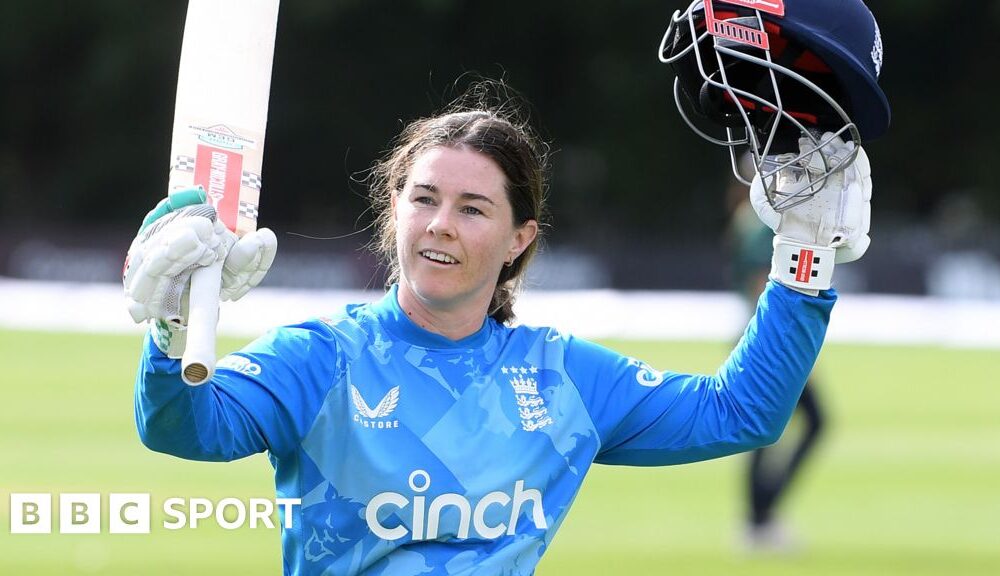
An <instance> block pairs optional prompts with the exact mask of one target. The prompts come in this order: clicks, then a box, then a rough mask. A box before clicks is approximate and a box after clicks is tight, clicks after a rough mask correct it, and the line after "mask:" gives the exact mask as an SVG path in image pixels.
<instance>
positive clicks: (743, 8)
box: [659, 0, 890, 182]
mask: <svg viewBox="0 0 1000 576" xmlns="http://www.w3.org/2000/svg"><path fill="white" fill-rule="evenodd" d="M659 58H660V60H661V61H662V62H664V63H667V64H669V65H670V66H671V68H672V69H673V71H674V73H675V74H676V79H675V82H674V97H675V100H676V102H677V107H678V110H679V111H680V112H681V116H682V117H683V118H684V120H685V122H687V124H688V125H689V126H690V127H691V128H692V129H693V130H694V131H695V132H696V133H697V134H699V135H700V136H702V137H703V138H705V139H707V140H709V141H711V142H713V143H716V144H720V145H724V146H728V147H729V148H730V151H731V154H732V156H733V159H734V161H733V169H734V173H735V174H736V176H737V178H739V179H740V180H742V181H744V182H748V178H747V176H746V175H743V174H741V173H740V171H739V170H738V169H737V164H736V162H735V158H736V157H737V156H738V153H737V152H736V148H742V147H745V148H747V149H748V150H749V151H750V152H751V154H752V155H753V157H754V160H755V162H754V165H755V167H756V169H757V171H758V173H760V174H761V175H762V176H763V177H765V179H766V177H767V176H771V175H773V174H774V173H775V172H776V171H777V169H778V168H786V167H788V166H789V165H793V164H795V163H799V164H802V165H807V164H810V162H809V159H810V157H811V156H812V155H813V154H814V153H819V150H820V149H821V148H822V146H823V145H825V143H826V142H825V141H822V140H821V135H822V134H823V133H833V134H835V135H836V136H838V137H840V138H841V139H843V140H845V141H847V140H853V141H854V143H855V144H856V145H860V144H861V142H862V141H867V140H871V139H874V138H878V137H879V136H881V135H882V134H883V133H884V132H885V131H886V129H887V128H888V125H889V116H890V113H889V103H888V101H887V100H886V97H885V94H884V93H883V92H882V89H881V88H880V87H879V85H878V76H879V73H880V72H881V68H882V39H881V34H880V33H879V28H878V24H877V23H876V22H875V17H874V16H873V15H872V13H871V11H870V10H869V9H868V8H867V6H865V4H864V3H863V2H862V1H861V0H695V1H694V2H692V3H691V4H690V5H689V6H688V7H687V9H686V10H684V11H680V10H678V11H677V12H675V13H674V15H673V17H672V18H671V22H670V25H669V27H668V29H667V31H666V33H665V34H664V36H663V40H662V41H661V43H660V50H659ZM710 133H712V134H710ZM803 138H804V139H806V140H808V141H810V142H811V143H812V144H813V146H812V147H811V148H810V149H804V148H803V147H802V139H803ZM741 152H742V150H741ZM789 154H794V155H795V156H794V158H792V157H789V156H788V155H789ZM778 156H784V158H782V160H781V161H780V162H779V161H776V160H774V158H776V157H778ZM850 161H853V156H852V157H851V158H848V159H835V160H831V159H828V158H825V157H824V158H823V165H824V166H825V169H824V170H822V171H821V173H820V174H813V175H811V177H810V179H811V180H813V179H817V181H818V182H822V181H824V180H825V179H826V177H827V176H828V175H829V174H831V173H835V172H836V171H838V170H840V169H842V168H844V167H845V166H846V165H847V164H849V162H850ZM815 165H816V163H815V162H814V163H812V166H815Z"/></svg>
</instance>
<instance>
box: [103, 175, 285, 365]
mask: <svg viewBox="0 0 1000 576" xmlns="http://www.w3.org/2000/svg"><path fill="white" fill-rule="evenodd" d="M204 201H205V194H204V192H203V191H202V190H201V189H200V188H196V189H191V190H187V191H184V192H182V193H179V194H173V195H171V197H170V198H168V199H165V200H163V201H161V202H160V203H159V204H158V205H157V206H156V208H154V209H153V210H152V211H150V213H149V214H147V215H146V218H145V219H144V220H143V224H142V226H141V227H140V229H139V233H138V235H136V237H135V239H134V240H133V241H132V246H131V247H130V248H129V252H128V257H127V259H126V260H125V268H124V270H123V273H122V274H123V278H122V280H123V284H124V286H125V297H126V301H127V303H128V310H129V314H131V316H132V319H133V320H135V322H137V323H138V322H143V321H146V320H150V321H153V328H154V329H153V332H152V333H153V339H154V341H155V342H156V345H157V346H158V347H159V348H160V350H162V351H163V352H164V353H166V354H167V355H168V356H169V357H171V358H180V357H181V356H182V355H183V353H184V346H185V344H186V329H187V300H188V293H189V288H190V280H191V274H192V273H193V272H194V270H195V269H196V268H198V267H200V266H209V265H211V264H213V263H215V262H218V261H220V260H222V261H223V275H222V293H221V294H220V297H221V298H222V299H223V300H238V299H239V298H241V297H242V296H243V295H244V294H246V293H247V291H248V290H250V288H253V287H254V286H256V285H257V284H259V283H260V281H261V280H263V278H264V275H265V274H267V271H268V269H269V268H270V266H271V263H272V262H273V261H274V255H275V252H276V251H277V239H276V238H275V236H274V233H273V232H271V231H270V230H268V229H267V228H262V229H260V230H258V231H256V232H252V233H249V234H246V235H244V236H243V238H240V239H239V240H237V239H236V235H235V234H233V233H232V232H231V231H229V230H228V229H227V228H226V227H225V226H224V225H223V224H222V222H221V221H220V220H218V218H217V216H216V212H215V208H213V207H212V206H209V205H208V204H205V203H204Z"/></svg>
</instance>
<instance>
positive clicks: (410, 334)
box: [371, 284, 496, 350]
mask: <svg viewBox="0 0 1000 576" xmlns="http://www.w3.org/2000/svg"><path fill="white" fill-rule="evenodd" d="M398 293H399V285H398V284H393V285H392V287H391V288H389V291H388V292H386V294H385V296H383V297H382V299H381V300H379V301H378V302H374V303H373V304H372V305H371V311H372V312H373V313H374V314H375V317H376V318H378V320H379V322H380V323H381V324H382V326H383V327H384V328H385V329H386V330H387V331H388V332H389V333H391V334H392V335H393V336H395V337H397V338H400V339H402V340H404V341H406V342H408V343H410V344H412V345H414V346H421V347H423V348H440V349H452V350H454V349H467V348H480V347H482V346H483V345H484V344H486V342H487V340H489V338H490V335H491V334H492V333H493V327H494V326H495V325H496V322H495V321H494V320H493V319H492V318H489V317H487V318H484V319H483V325H482V326H481V327H480V328H479V330H477V331H476V332H474V333H472V334H470V335H468V336H466V337H465V338H462V339H460V340H452V339H450V338H448V337H447V336H442V335H441V334H435V333H434V332H431V331H429V330H425V329H423V328H421V327H420V326H417V325H416V324H415V323H414V322H413V321H412V320H410V317H409V316H407V315H406V312H404V311H403V308H402V307H400V305H399V294H398Z"/></svg>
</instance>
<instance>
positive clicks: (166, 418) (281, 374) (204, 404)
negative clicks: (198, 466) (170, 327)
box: [135, 321, 342, 461]
mask: <svg viewBox="0 0 1000 576" xmlns="http://www.w3.org/2000/svg"><path fill="white" fill-rule="evenodd" d="M341 365H342V361H341V354H340V350H339V346H338V344H337V339H336V338H335V336H334V335H333V332H332V331H331V330H330V329H329V327H328V326H326V325H325V324H323V323H321V322H318V321H317V322H309V323H305V324H300V325H298V326H290V327H283V328H278V329H276V330H272V331H271V332H269V333H268V334H266V335H265V336H263V337H261V338H259V339H257V340H256V341H254V342H252V343H251V344H249V345H247V346H246V347H245V348H243V349H242V350H240V351H239V352H236V353H234V354H231V355H229V356H227V357H225V358H223V359H222V360H221V361H220V362H219V365H218V366H217V369H216V372H215V375H214V376H213V378H212V380H211V381H210V382H208V383H205V384H203V385H201V386H194V387H192V386H188V385H186V384H184V382H183V381H182V380H181V377H180V361H179V360H173V359H170V358H167V357H166V356H165V355H163V353H162V352H160V350H159V349H158V348H157V347H156V345H155V344H154V343H153V341H152V338H151V337H150V336H147V337H146V342H145V348H144V350H143V354H142V357H141V359H140V362H139V373H138V375H137V377H136V388H135V419H136V426H137V428H138V431H139V436H140V438H141V439H142V442H143V443H144V444H145V445H146V446H148V447H149V448H150V449H152V450H156V451H158V452H164V453H167V454H172V455H174V456H179V457H181V458H187V459H191V460H209V461H228V460H235V459H237V458H243V457H245V456H249V455H251V454H256V453H258V452H263V451H264V450H268V451H270V452H271V453H272V454H273V455H275V456H278V457H281V456H282V455H284V454H287V453H289V452H291V451H292V450H294V449H295V448H296V447H297V446H298V444H299V442H300V440H301V438H302V437H303V436H304V435H305V434H306V433H307V432H308V427H309V426H310V425H311V423H312V421H313V420H314V419H315V416H316V413H317V412H318V411H319V408H320V405H321V404H322V401H323V398H324V396H325V395H326V392H327V391H328V389H329V387H330V385H331V383H332V382H333V381H334V380H335V375H336V371H337V370H339V369H340V368H341Z"/></svg>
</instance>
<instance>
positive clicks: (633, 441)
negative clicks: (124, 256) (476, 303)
mask: <svg viewBox="0 0 1000 576" xmlns="http://www.w3.org/2000/svg"><path fill="white" fill-rule="evenodd" d="M835 300H836V294H835V292H834V291H832V290H830V291H826V292H823V293H821V295H820V297H818V298H813V297H809V296H804V295H802V294H799V293H798V292H795V291H793V290H790V289H788V288H785V287H784V286H781V285H777V284H774V283H768V286H767V288H766V290H765V291H764V293H763V294H762V295H761V298H760V301H759V303H758V308H757V313H756V315H755V317H754V318H753V319H752V320H751V322H750V324H749V326H748V327H747V330H746V332H745V334H744V336H743V338H742V339H741V340H740V342H739V344H738V345H737V347H736V349H735V350H734V351H733V352H732V354H731V355H730V356H729V358H728V359H727V360H726V362H725V363H724V364H723V365H722V367H721V368H720V369H719V371H718V372H717V373H716V374H715V375H711V376H709V375H686V374H677V373H672V372H660V371H657V370H655V369H653V368H652V367H650V366H649V365H647V364H645V363H643V362H641V361H639V360H636V359H633V358H629V357H626V356H622V355H620V354H618V353H615V352H613V351H611V350H608V349H606V348H603V347H601V346H598V345H596V344H593V343H591V342H587V341H585V340H581V339H579V338H574V337H572V336H569V335H565V334H562V333H560V332H558V331H556V330H554V329H552V328H531V327H526V326H518V327H513V328H511V327H507V326H504V325H501V324H498V323H497V322H495V321H494V320H492V319H487V320H486V321H485V322H484V324H483V326H482V328H481V329H480V330H479V331H478V332H476V333H475V334H472V335H471V336H469V337H467V338H463V339H462V340H459V341H453V340H449V339H447V338H445V337H443V336H440V335H437V334H434V333H431V332H428V331H426V330H423V329H422V328H420V327H418V326H417V325H415V324H414V323H413V322H411V321H410V319H409V318H408V317H407V316H406V314H405V313H404V312H403V311H402V310H401V309H400V307H399V304H398V302H397V299H396V288H395V287H393V289H391V290H390V291H389V292H388V293H387V294H386V296H385V297H384V298H383V299H382V300H381V301H379V302H376V303H373V304H366V305H359V306H350V307H348V308H347V310H346V311H344V312H342V313H340V314H338V315H336V316H332V317H329V318H317V319H314V320H311V321H308V322H304V323H302V324H298V325H295V326H285V327H281V328H277V329H275V330H272V331H270V332H269V333H267V334H266V335H265V336H263V337H261V338H260V339H258V340H256V341H255V342H253V343H251V344H249V345H248V346H247V347H246V348H244V349H243V350H241V351H239V352H237V353H234V354H232V355H230V356H227V357H226V358H224V359H223V360H222V361H221V362H220V363H219V365H218V370H217V372H216V374H215V377H214V378H213V379H212V381H211V382H210V383H208V384H205V385H203V386H199V387H188V386H186V385H184V383H183V382H182V381H181V378H180V362H179V361H177V360H171V359H169V358H167V357H166V356H164V355H163V354H162V353H161V352H160V351H159V350H158V349H157V348H156V346H155V345H154V344H153V342H152V339H151V338H148V337H147V342H146V346H145V351H144V354H143V356H142V359H141V362H140V366H139V373H138V379H137V383H136V402H135V409H136V423H137V426H138V429H139V434H140V436H141V437H142V440H143V442H144V443H145V444H146V445H147V446H149V447H150V448H152V449H153V450H157V451H161V452H166V453H169V454H173V455H176V456H180V457H183V458H190V459H195V460H234V459H236V458H242V457H244V456H248V455H251V454H256V453H258V452H262V451H267V452H268V453H269V456H270V459H271V463H272V464H273V465H274V468H275V482H276V487H277V493H278V496H279V497H285V498H301V500H302V504H301V507H296V508H295V509H294V513H293V517H292V528H290V529H285V530H284V532H283V534H282V539H283V540H282V544H283V551H284V564H285V567H284V570H285V573H286V574H296V575H306V574H310V575H312V574H324V575H327V574H329V575H333V574H371V575H376V574H443V575H455V576H457V575H471V574H510V575H527V574H532V573H533V571H534V569H535V566H536V564H537V563H538V561H539V559H540V558H541V555H542V553H543V552H544V551H545V549H546V547H547V545H548V544H549V542H550V541H551V540H552V538H553V536H554V535H555V533H556V531H557V530H558V529H559V526H560V524H561V523H562V521H563V519H564V518H565V517H566V513H567V511H568V510H569V507H570V505H571V504H572V502H573V499H574V497H575V496H576V494H577V492H578V490H579V489H580V485H581V483H582V482H583V478H584V476H585V475H586V474H587V471H588V470H589V469H590V466H591V464H592V463H594V462H598V463H604V464H627V465H639V466H655V465H665V464H679V463H684V462H694V461H698V460H705V459H708V458H717V457H720V456H726V455H729V454H733V453H736V452H741V451H745V450H750V449H754V448H758V447H760V446H763V445H766V444H769V443H772V442H774V441H775V440H777V438H778V437H779V436H780V435H781V433H782V430H783V429H784V427H785V425H786V423H787V422H788V419H789V417H790V416H791V413H792V409H793V407H794V406H795V403H796V401H797V399H798V397H799V394H800V392H801V390H802V386H803V384H804V383H805V380H806V377H807V376H808V375H809V372H810V371H811V370H812V367H813V363H814V362H815V360H816V356H817V354H818V353H819V350H820V346H821V344H822V341H823V337H824V334H825V332H826V327H827V323H828V320H829V314H830V310H831V308H832V307H833V304H834V301H835ZM663 321H664V322H669V321H670V319H669V318H664V319H663Z"/></svg>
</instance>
